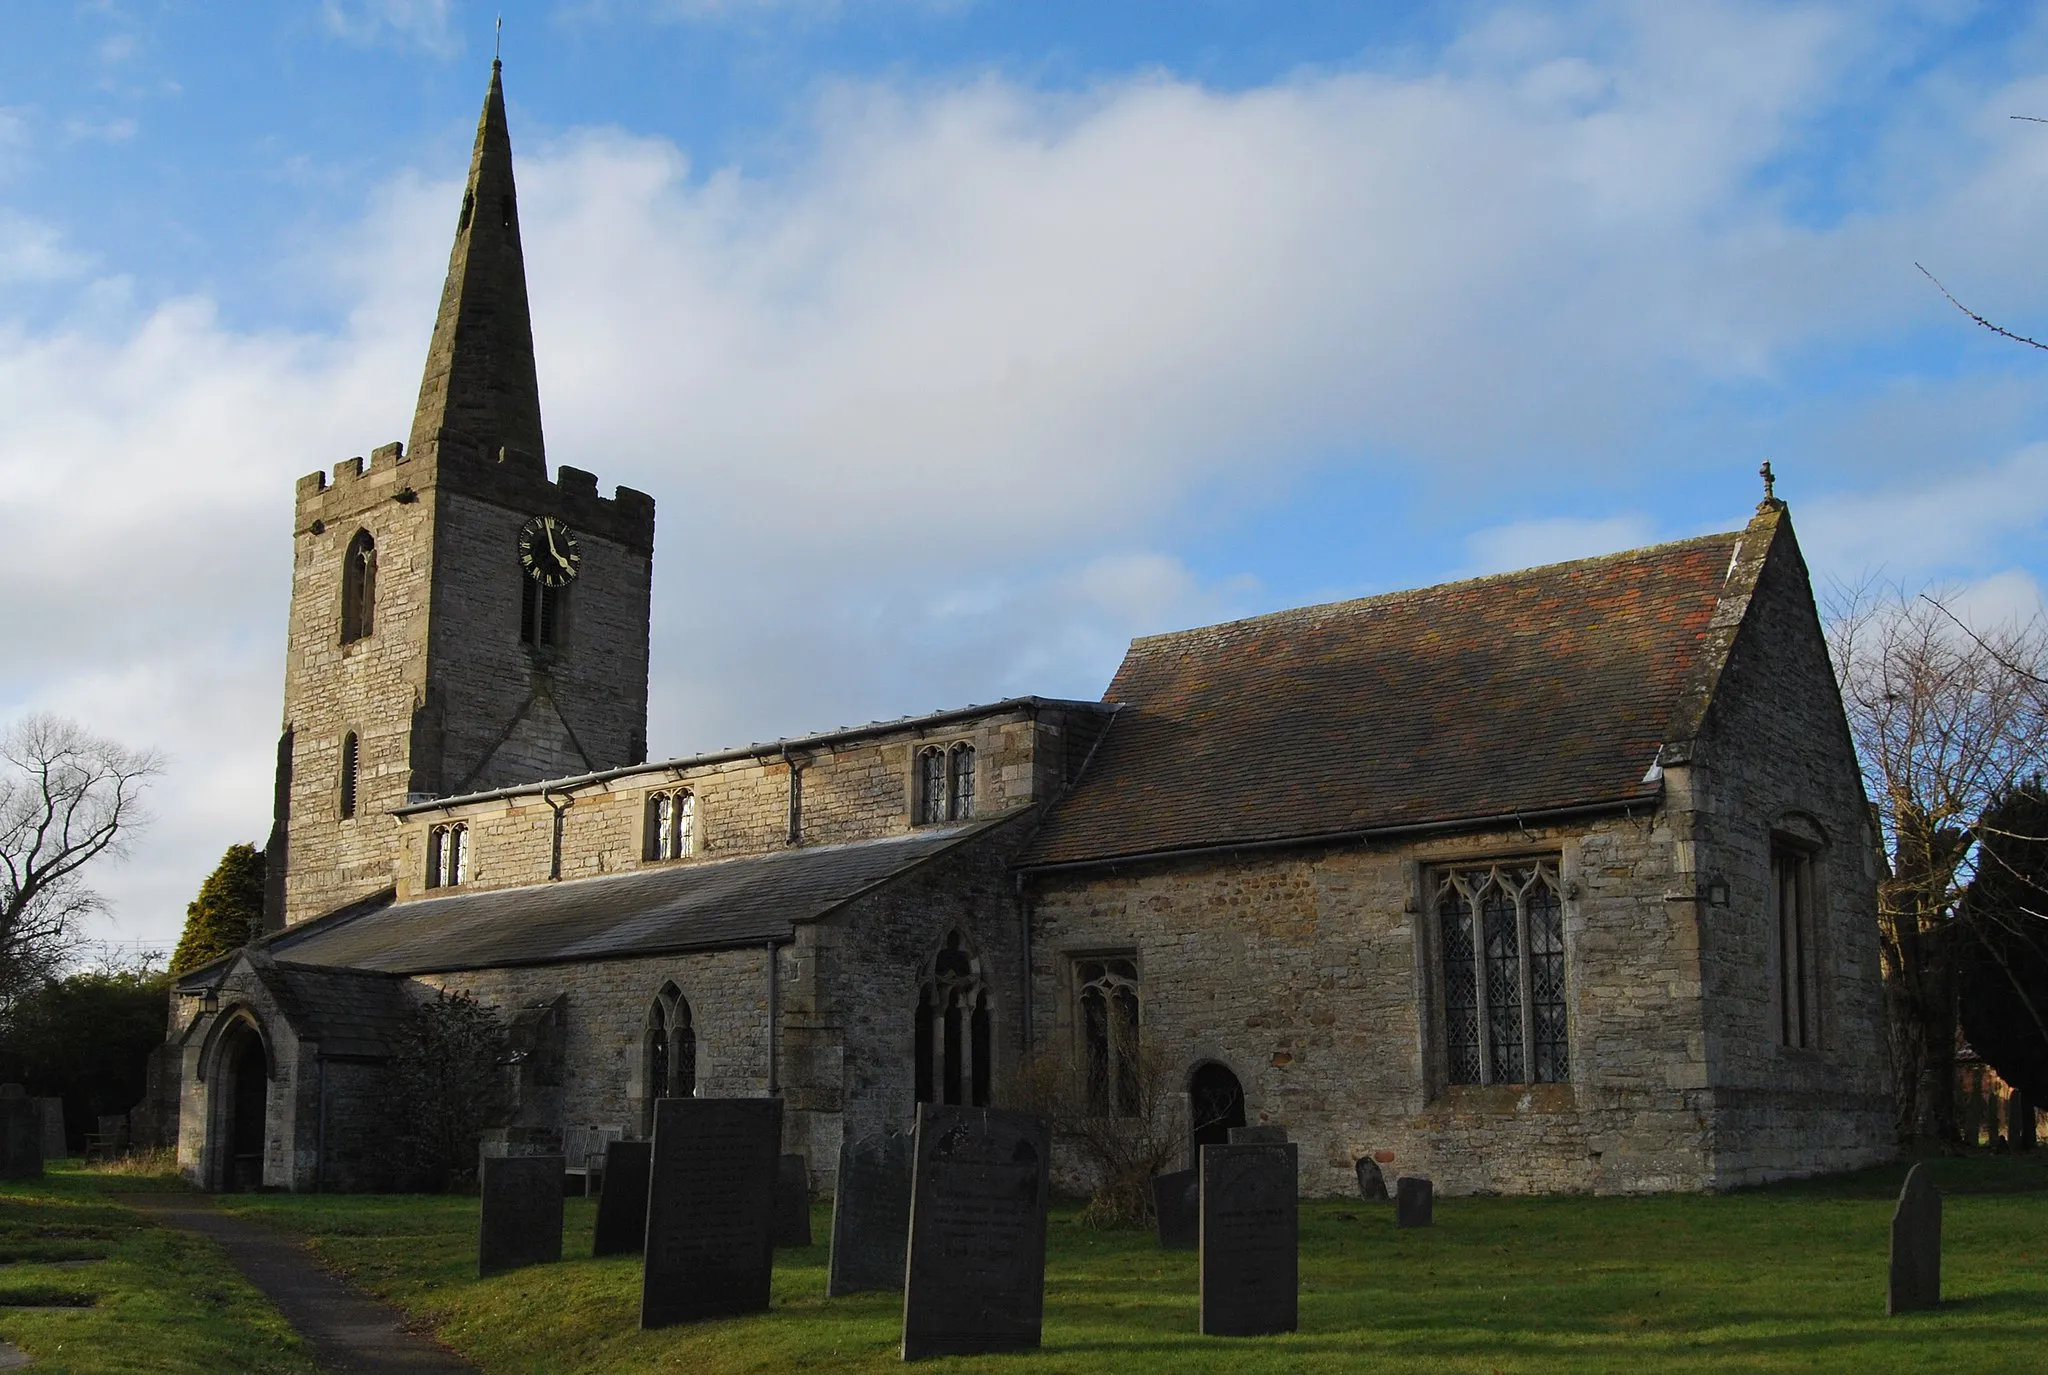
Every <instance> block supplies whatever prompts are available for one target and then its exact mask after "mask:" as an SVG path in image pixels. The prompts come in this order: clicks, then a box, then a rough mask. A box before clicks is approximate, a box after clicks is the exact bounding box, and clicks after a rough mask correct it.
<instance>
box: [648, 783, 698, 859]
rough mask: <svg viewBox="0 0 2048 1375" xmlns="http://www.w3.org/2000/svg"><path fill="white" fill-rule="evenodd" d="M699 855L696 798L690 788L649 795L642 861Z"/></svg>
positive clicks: (672, 789) (673, 789)
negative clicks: (645, 839)
mask: <svg viewBox="0 0 2048 1375" xmlns="http://www.w3.org/2000/svg"><path fill="white" fill-rule="evenodd" d="M695 853H697V796H696V794H695V793H692V792H691V791H690V790H689V789H688V788H669V789H665V790H664V791H662V792H658V793H649V794H648V795H647V841H646V845H645V847H644V849H643V850H642V856H643V858H646V859H649V860H659V859H688V858H689V857H690V856H691V855H693V854H695Z"/></svg>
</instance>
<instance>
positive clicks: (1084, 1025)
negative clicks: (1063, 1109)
mask: <svg viewBox="0 0 2048 1375" xmlns="http://www.w3.org/2000/svg"><path fill="white" fill-rule="evenodd" d="M1074 981H1075V983H1076V984H1077V985H1078V986H1079V988H1078V995H1079V996H1078V999H1077V1001H1078V1002H1079V1003H1080V1011H1081V1017H1080V1021H1081V1075H1082V1086H1083V1088H1084V1090H1085V1091H1086V1093H1087V1097H1088V1111H1089V1112H1090V1113H1092V1114H1094V1115H1095V1116H1097V1117H1130V1116H1133V1115H1134V1114H1136V1113H1137V1112H1138V1110H1139V1107H1140V1104H1139V1102H1138V1093H1139V1082H1138V1080H1139V1071H1138V961H1137V960H1136V959H1135V958H1134V957H1132V956H1129V955H1105V956H1094V957H1090V958H1087V959H1082V960H1077V961H1075V962H1074Z"/></svg>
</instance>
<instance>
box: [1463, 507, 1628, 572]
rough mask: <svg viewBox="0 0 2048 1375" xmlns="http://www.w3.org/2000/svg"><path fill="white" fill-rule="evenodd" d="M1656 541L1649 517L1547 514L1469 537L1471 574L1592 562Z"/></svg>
mask: <svg viewBox="0 0 2048 1375" xmlns="http://www.w3.org/2000/svg"><path fill="white" fill-rule="evenodd" d="M1656 542H1657V527H1656V525H1655V523H1654V522H1652V521H1651V520H1650V518H1649V517H1648V516H1642V515H1625V516H1608V517H1605V518H1601V519H1587V518H1584V517H1579V516H1545V517H1542V518H1540V519H1536V520H1518V521H1515V522H1513V523H1512V524H1508V525H1495V526H1491V527H1489V528H1488V529H1485V530H1475V531H1473V532H1472V533H1471V534H1469V535H1467V536H1465V549H1466V552H1467V554H1468V555H1469V556H1470V558H1471V565H1470V571H1471V572H1472V573H1474V574H1479V573H1502V572H1507V571H1508V570H1510V569H1516V568H1532V567H1535V566H1536V565H1538V564H1545V563H1563V562H1564V561H1566V560H1567V559H1584V558H1591V557H1593V556H1594V555H1596V554H1613V553H1618V552H1620V551H1621V550H1623V549H1640V548H1641V547H1643V546H1644V545H1646V544H1654V543H1656Z"/></svg>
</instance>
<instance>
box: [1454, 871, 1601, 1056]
mask: <svg viewBox="0 0 2048 1375" xmlns="http://www.w3.org/2000/svg"><path fill="white" fill-rule="evenodd" d="M1435 907H1436V914H1437V923H1438V926H1437V930H1438V947H1439V954H1440V956H1441V958H1442V962H1443V985H1442V987H1443V1011H1444V1047H1445V1050H1446V1052H1447V1059H1448V1061H1449V1066H1448V1067H1449V1071H1450V1081H1451V1082H1452V1083H1453V1084H1526V1083H1534V1084H1558V1083H1563V1082H1565V1081H1566V1080H1568V1079H1569V1078H1570V1077H1571V1063H1570V1052H1569V1039H1570V1038H1569V1035H1568V1024H1567V1020H1566V1011H1565V970H1564V900H1563V896H1562V889H1561V887H1560V885H1559V883H1558V878H1557V861H1556V860H1554V859H1537V860H1525V861H1518V862H1515V863H1510V864H1490V865H1475V866H1472V867H1469V868H1457V869H1445V870H1442V871H1440V872H1439V873H1438V874H1437V875H1436V880H1435Z"/></svg>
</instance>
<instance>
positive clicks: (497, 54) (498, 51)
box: [491, 14, 505, 67]
mask: <svg viewBox="0 0 2048 1375" xmlns="http://www.w3.org/2000/svg"><path fill="white" fill-rule="evenodd" d="M504 57H505V16H504V15H503V14H500V15H499V16H498V29H497V32H496V34H494V35H493V37H492V39H491V65H492V66H493V67H496V66H499V65H501V64H502V62H503V60H504Z"/></svg>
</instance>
